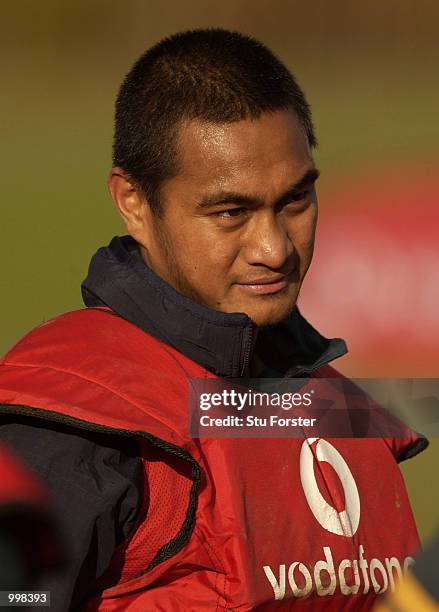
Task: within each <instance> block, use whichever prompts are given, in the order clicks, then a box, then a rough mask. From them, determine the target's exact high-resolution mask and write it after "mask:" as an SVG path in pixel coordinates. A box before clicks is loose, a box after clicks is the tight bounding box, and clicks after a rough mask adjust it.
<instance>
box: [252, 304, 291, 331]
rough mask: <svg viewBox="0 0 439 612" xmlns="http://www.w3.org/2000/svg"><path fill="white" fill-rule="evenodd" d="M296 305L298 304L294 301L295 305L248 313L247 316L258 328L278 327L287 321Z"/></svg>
mask: <svg viewBox="0 0 439 612" xmlns="http://www.w3.org/2000/svg"><path fill="white" fill-rule="evenodd" d="M295 305H296V302H295V301H294V302H293V303H291V302H290V303H288V304H286V305H285V306H282V307H280V305H279V307H278V308H273V309H271V310H270V311H265V312H262V311H254V312H248V313H247V314H248V316H249V317H250V318H251V320H252V321H253V323H254V324H255V325H257V326H258V327H268V326H270V325H277V324H278V323H280V322H281V321H283V320H284V319H286V318H287V317H288V316H289V315H290V314H291V311H292V310H293V308H294V306H295Z"/></svg>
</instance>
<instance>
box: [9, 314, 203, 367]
mask: <svg viewBox="0 0 439 612" xmlns="http://www.w3.org/2000/svg"><path fill="white" fill-rule="evenodd" d="M110 362H111V364H112V365H111V368H112V369H114V367H115V366H116V365H117V364H118V363H119V365H120V366H121V367H124V368H125V369H127V367H128V365H130V366H131V367H132V366H133V364H134V363H141V364H142V368H143V371H144V372H145V368H146V369H147V370H151V371H156V370H160V372H162V374H163V373H165V372H166V371H168V370H169V369H171V370H172V371H173V375H175V373H176V371H178V370H184V369H185V367H186V368H187V366H188V365H189V366H191V365H192V368H191V367H189V369H191V370H194V372H191V375H192V376H197V372H195V370H197V369H198V370H200V372H199V373H198V374H200V375H201V370H202V368H200V367H199V366H197V365H196V364H194V363H193V362H191V361H190V360H189V359H187V358H186V357H184V356H183V355H182V354H181V353H179V352H178V351H176V350H175V349H173V348H172V347H171V346H169V345H167V344H165V343H164V342H161V341H160V340H158V339H156V338H154V337H153V336H152V335H150V334H148V333H146V332H144V331H143V330H142V329H140V328H139V327H137V326H136V325H133V324H132V323H130V322H129V321H127V320H125V319H123V318H122V317H120V316H118V315H117V314H116V313H114V312H113V311H112V310H111V309H109V308H101V307H96V308H84V309H81V310H74V311H71V312H67V313H64V314H62V315H59V316H57V317H55V318H53V319H51V320H49V321H46V322H44V323H42V324H41V325H39V326H37V327H35V328H34V329H33V330H31V331H30V332H29V333H27V334H26V335H25V336H23V338H21V340H19V341H18V342H17V344H15V346H13V347H12V348H11V349H10V351H9V352H8V353H6V355H5V356H4V358H3V359H2V361H1V363H2V365H17V366H19V365H27V366H29V367H30V366H43V365H44V366H46V367H51V368H55V369H64V368H68V369H72V370H74V371H77V370H79V369H87V370H90V369H93V368H97V367H99V368H103V370H101V371H105V369H106V368H105V364H109V363H110ZM179 365H180V366H181V367H180V368H179V367H178V366H179Z"/></svg>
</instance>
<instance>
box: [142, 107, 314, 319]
mask: <svg viewBox="0 0 439 612" xmlns="http://www.w3.org/2000/svg"><path fill="white" fill-rule="evenodd" d="M177 147H178V151H179V158H180V159H179V172H178V175H177V176H175V177H174V178H172V179H169V180H167V181H165V182H164V183H163V185H162V189H161V200H162V213H161V214H160V215H158V216H157V215H152V217H151V219H152V221H151V222H152V224H153V228H152V229H153V231H152V232H151V231H150V232H149V233H148V239H147V240H146V239H145V240H142V238H140V240H139V242H140V244H141V252H142V256H143V258H144V259H145V261H146V262H147V263H148V265H149V266H150V267H151V268H152V269H153V270H154V271H155V272H156V273H157V274H158V275H159V276H161V277H162V278H163V279H164V280H165V281H167V282H168V283H169V284H170V285H172V286H173V287H174V288H175V289H176V290H177V291H179V292H180V293H182V294H184V295H186V296H188V297H190V298H191V299H193V300H195V301H196V302H198V303H200V304H203V305H204V306H208V307H209V308H213V309H215V310H220V311H222V312H229V313H231V312H243V313H246V314H247V315H248V316H249V317H251V319H252V320H253V321H254V322H255V323H256V324H257V325H259V326H264V325H271V324H275V323H278V322H279V321H281V320H282V319H284V318H285V317H286V316H287V315H288V314H289V312H290V311H291V309H292V308H293V306H294V305H295V303H296V300H297V296H298V294H299V290H300V286H301V284H302V281H303V278H304V276H305V274H306V271H307V270H308V267H309V264H310V262H311V258H312V253H313V246H314V235H315V228H316V221H317V197H316V192H315V187H314V182H315V180H316V179H317V175H318V173H317V170H316V168H315V166H314V163H313V159H312V157H311V153H310V149H309V146H308V142H307V138H306V135H305V133H304V131H303V128H302V127H301V124H300V123H299V121H298V119H297V118H296V116H295V114H294V113H293V112H291V111H279V112H276V113H272V114H269V113H266V114H263V115H262V116H261V117H260V118H259V119H255V120H251V119H248V120H242V121H237V122H234V123H226V124H214V123H207V122H202V121H199V120H193V121H190V122H188V123H187V124H185V125H184V126H183V127H182V128H181V130H180V132H179V137H178V143H177ZM136 238H137V239H139V237H136Z"/></svg>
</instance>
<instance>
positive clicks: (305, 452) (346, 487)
mask: <svg viewBox="0 0 439 612" xmlns="http://www.w3.org/2000/svg"><path fill="white" fill-rule="evenodd" d="M322 461H326V462H327V463H329V464H330V465H331V466H332V468H333V469H334V470H335V472H336V474H337V476H338V477H339V479H340V482H341V485H342V487H343V492H344V499H345V508H344V510H343V511H342V512H339V511H338V510H336V508H334V507H333V506H331V505H330V504H329V503H328V502H327V501H326V499H325V498H324V497H323V495H322V494H321V492H320V489H319V486H318V484H317V480H316V476H315V473H316V470H318V469H319V463H320V462H322ZM300 480H301V482H302V487H303V491H304V493H305V497H306V501H307V502H308V505H309V507H310V509H311V511H312V513H313V514H314V516H315V518H316V519H317V521H318V522H319V523H320V525H321V526H322V527H323V528H324V529H326V530H327V531H329V532H331V533H335V534H336V535H340V536H345V537H352V536H353V535H354V534H355V533H356V531H357V529H358V524H359V522H360V496H359V495H358V489H357V485H356V483H355V480H354V477H353V476H352V473H351V471H350V469H349V467H348V465H347V463H346V461H345V460H344V459H343V457H342V456H341V455H340V453H339V452H338V450H337V449H336V448H334V447H333V446H332V444H330V443H329V442H327V441H326V440H323V439H322V438H307V439H306V440H305V441H304V442H303V444H302V448H301V451H300Z"/></svg>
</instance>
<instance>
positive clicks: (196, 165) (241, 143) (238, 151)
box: [173, 111, 312, 190]
mask: <svg viewBox="0 0 439 612" xmlns="http://www.w3.org/2000/svg"><path fill="white" fill-rule="evenodd" d="M177 152H178V158H179V163H178V175H177V176H176V177H175V179H173V180H175V181H177V182H178V183H180V184H181V185H182V186H183V185H186V186H189V185H191V186H192V187H193V188H194V189H197V188H198V189H200V190H205V189H208V190H210V189H217V188H225V187H226V186H227V188H234V189H239V188H242V189H246V190H249V189H252V187H254V188H255V189H259V190H260V188H261V183H264V184H265V185H267V186H268V185H272V186H273V188H276V185H279V188H281V183H282V182H283V181H287V182H288V183H291V181H294V178H295V176H300V175H302V174H303V173H304V171H306V170H307V169H308V168H309V167H310V166H312V157H311V152H310V148H309V145H308V140H307V138H306V134H305V131H304V129H303V127H302V125H301V123H300V122H299V120H298V119H297V117H296V115H295V113H294V112H292V111H278V112H275V113H264V114H263V115H261V117H259V118H258V119H244V120H242V121H236V122H233V123H222V124H216V123H209V122H205V121H200V120H192V121H190V122H188V123H186V124H185V125H183V126H182V127H181V129H180V131H179V134H178V137H177Z"/></svg>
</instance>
